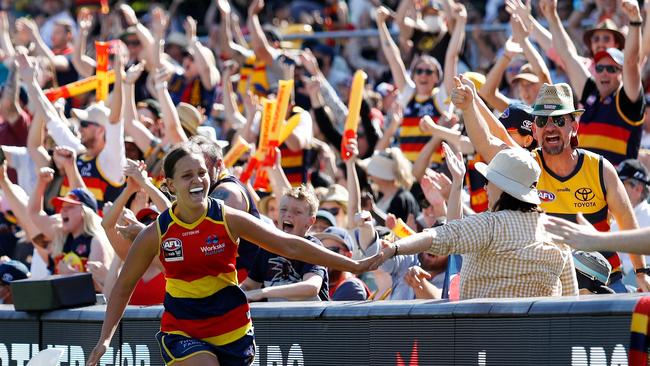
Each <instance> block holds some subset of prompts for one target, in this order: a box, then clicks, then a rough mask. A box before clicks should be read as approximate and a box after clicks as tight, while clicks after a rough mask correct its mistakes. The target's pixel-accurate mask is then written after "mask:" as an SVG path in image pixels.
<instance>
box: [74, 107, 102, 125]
mask: <svg viewBox="0 0 650 366" xmlns="http://www.w3.org/2000/svg"><path fill="white" fill-rule="evenodd" d="M71 112H72V115H73V116H74V117H76V118H77V119H78V120H80V121H88V122H94V123H97V124H99V125H102V126H106V125H108V124H109V121H108V116H109V115H110V114H111V110H110V109H108V108H107V107H106V106H105V105H104V102H103V101H99V102H97V103H93V104H92V105H91V106H90V107H88V108H86V109H74V108H73V109H72V111H71Z"/></svg>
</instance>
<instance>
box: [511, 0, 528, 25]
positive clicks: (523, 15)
mask: <svg viewBox="0 0 650 366" xmlns="http://www.w3.org/2000/svg"><path fill="white" fill-rule="evenodd" d="M505 4H506V11H507V12H508V14H510V15H517V16H518V17H519V19H521V20H522V22H523V23H524V25H525V26H526V27H528V25H529V24H530V15H531V9H532V7H531V5H530V0H526V4H524V3H523V2H521V0H506V2H505Z"/></svg>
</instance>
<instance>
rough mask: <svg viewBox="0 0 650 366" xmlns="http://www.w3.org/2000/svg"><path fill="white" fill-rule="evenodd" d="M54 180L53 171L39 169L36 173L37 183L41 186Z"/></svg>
mask: <svg viewBox="0 0 650 366" xmlns="http://www.w3.org/2000/svg"><path fill="white" fill-rule="evenodd" d="M52 180H54V169H52V168H41V169H39V171H38V182H39V183H43V184H49V183H50V182H51V181H52Z"/></svg>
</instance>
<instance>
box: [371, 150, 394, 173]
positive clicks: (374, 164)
mask: <svg viewBox="0 0 650 366" xmlns="http://www.w3.org/2000/svg"><path fill="white" fill-rule="evenodd" d="M366 160H369V161H368V165H367V171H368V175H369V176H373V177H377V178H380V179H384V180H395V179H396V175H395V171H396V170H397V167H396V166H397V162H395V160H394V159H393V157H392V155H391V154H390V150H384V151H375V153H374V154H373V155H372V157H370V158H369V159H366Z"/></svg>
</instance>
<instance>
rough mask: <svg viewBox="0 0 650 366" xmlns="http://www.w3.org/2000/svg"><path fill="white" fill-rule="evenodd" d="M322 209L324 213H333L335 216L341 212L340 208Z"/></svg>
mask: <svg viewBox="0 0 650 366" xmlns="http://www.w3.org/2000/svg"><path fill="white" fill-rule="evenodd" d="M320 209H321V210H323V211H327V212H329V213H331V214H332V215H334V216H336V215H338V214H339V211H340V210H341V209H340V208H338V207H329V208H320Z"/></svg>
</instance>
